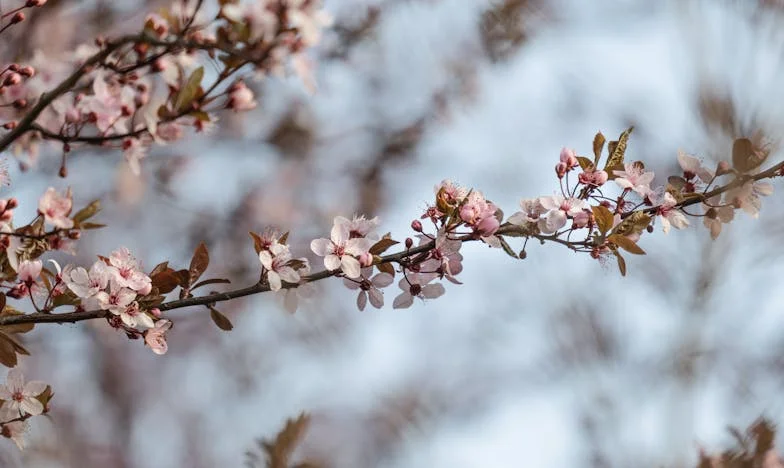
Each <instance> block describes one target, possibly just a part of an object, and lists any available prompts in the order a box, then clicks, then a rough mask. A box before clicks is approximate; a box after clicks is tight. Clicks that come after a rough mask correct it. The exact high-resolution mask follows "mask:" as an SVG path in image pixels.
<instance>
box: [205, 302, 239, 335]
mask: <svg viewBox="0 0 784 468" xmlns="http://www.w3.org/2000/svg"><path fill="white" fill-rule="evenodd" d="M210 318H211V319H212V321H213V322H215V325H217V326H218V328H220V329H221V330H224V331H231V330H232V329H233V328H234V325H232V324H231V320H229V319H228V317H226V316H225V315H223V314H222V313H220V312H218V310H217V309H215V308H214V307H210Z"/></svg>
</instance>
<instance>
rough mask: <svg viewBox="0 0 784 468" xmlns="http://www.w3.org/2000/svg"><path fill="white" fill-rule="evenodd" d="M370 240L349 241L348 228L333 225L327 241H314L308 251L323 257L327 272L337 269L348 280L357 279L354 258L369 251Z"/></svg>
mask: <svg viewBox="0 0 784 468" xmlns="http://www.w3.org/2000/svg"><path fill="white" fill-rule="evenodd" d="M370 247H371V245H370V240H368V239H365V238H362V237H356V238H354V239H351V235H350V232H349V230H348V226H346V225H345V224H341V223H335V224H334V225H333V226H332V232H331V233H330V238H329V239H324V238H321V239H314V240H313V241H311V243H310V249H311V250H312V251H313V253H315V254H316V255H318V256H321V257H324V266H325V267H326V268H327V269H329V270H337V269H338V268H339V269H341V270H342V271H343V273H344V274H345V275H346V276H347V277H349V278H358V277H359V275H360V263H359V260H357V258H355V257H359V256H361V255H363V254H366V253H367V252H368V250H370Z"/></svg>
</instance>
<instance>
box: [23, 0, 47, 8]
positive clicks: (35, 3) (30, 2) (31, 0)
mask: <svg viewBox="0 0 784 468" xmlns="http://www.w3.org/2000/svg"><path fill="white" fill-rule="evenodd" d="M45 4H46V0H27V1H26V2H25V6H26V7H27V8H33V7H39V6H44V5H45Z"/></svg>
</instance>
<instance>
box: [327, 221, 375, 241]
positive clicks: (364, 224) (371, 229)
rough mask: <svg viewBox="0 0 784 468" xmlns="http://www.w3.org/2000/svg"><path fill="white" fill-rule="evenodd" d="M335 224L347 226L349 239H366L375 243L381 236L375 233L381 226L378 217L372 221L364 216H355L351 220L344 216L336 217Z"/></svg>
mask: <svg viewBox="0 0 784 468" xmlns="http://www.w3.org/2000/svg"><path fill="white" fill-rule="evenodd" d="M335 224H345V225H346V227H348V232H349V237H351V238H354V237H365V238H368V239H370V240H371V241H373V242H375V241H377V240H378V239H379V235H378V234H377V233H376V232H375V231H376V228H377V227H378V225H379V224H380V222H379V220H378V216H376V217H375V218H372V219H367V218H365V216H364V215H362V216H356V215H355V216H354V218H353V219H351V220H349V219H348V218H345V217H343V216H337V217H335Z"/></svg>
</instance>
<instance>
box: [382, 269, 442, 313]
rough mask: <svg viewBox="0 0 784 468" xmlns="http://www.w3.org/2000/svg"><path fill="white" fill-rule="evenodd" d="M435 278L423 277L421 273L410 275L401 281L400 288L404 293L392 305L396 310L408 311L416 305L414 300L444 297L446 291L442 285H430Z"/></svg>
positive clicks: (430, 276) (431, 276)
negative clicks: (407, 309) (416, 298)
mask: <svg viewBox="0 0 784 468" xmlns="http://www.w3.org/2000/svg"><path fill="white" fill-rule="evenodd" d="M433 279H435V278H434V276H433V275H422V274H419V273H409V274H408V275H406V277H405V278H403V279H402V280H400V283H398V286H400V289H402V290H403V292H402V293H401V294H400V295H398V296H397V297H396V298H395V300H394V302H393V303H392V308H394V309H406V308H408V307H411V305H412V304H413V303H414V298H415V297H418V298H420V299H423V300H424V299H435V298H437V297H441V296H443V295H444V293H445V292H446V290H445V289H444V285H442V284H441V283H435V284H428V283H429V282H430V281H432V280H433Z"/></svg>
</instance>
